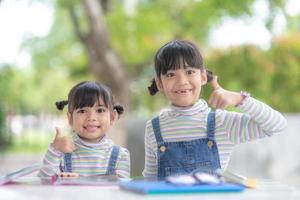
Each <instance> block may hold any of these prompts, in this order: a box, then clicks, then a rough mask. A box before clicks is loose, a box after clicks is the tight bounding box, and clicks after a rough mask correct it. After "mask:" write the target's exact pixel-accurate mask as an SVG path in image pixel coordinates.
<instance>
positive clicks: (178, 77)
mask: <svg viewBox="0 0 300 200" xmlns="http://www.w3.org/2000/svg"><path fill="white" fill-rule="evenodd" d="M204 84H206V74H205V72H201V71H200V69H197V68H192V67H189V66H188V67H184V68H183V67H181V68H179V69H176V70H169V71H167V73H166V74H164V75H163V74H162V75H161V76H160V79H156V85H157V86H158V89H159V90H160V91H163V92H164V94H165V95H166V97H167V98H168V99H169V101H171V102H172V104H173V105H175V106H180V107H187V106H192V105H193V104H194V103H195V102H196V101H198V99H199V96H200V92H201V87H202V85H204Z"/></svg>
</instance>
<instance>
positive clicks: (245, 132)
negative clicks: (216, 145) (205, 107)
mask: <svg viewBox="0 0 300 200" xmlns="http://www.w3.org/2000/svg"><path fill="white" fill-rule="evenodd" d="M238 108H239V109H240V110H241V111H242V112H243V113H237V112H228V111H223V110H217V117H218V118H220V119H221V120H220V121H221V126H220V128H221V129H225V130H226V132H227V133H228V137H229V139H230V140H231V142H232V143H234V144H239V143H243V142H247V141H252V140H255V139H258V138H263V137H266V136H272V135H276V134H278V133H280V132H281V131H283V130H284V129H285V127H286V124H287V122H286V119H285V118H284V117H283V116H282V115H281V114H280V113H279V112H278V111H276V110H274V109H272V108H271V107H270V106H268V105H266V104H264V103H262V102H260V101H258V100H256V99H254V98H251V97H247V98H246V99H245V100H244V102H243V104H242V105H240V106H238Z"/></svg>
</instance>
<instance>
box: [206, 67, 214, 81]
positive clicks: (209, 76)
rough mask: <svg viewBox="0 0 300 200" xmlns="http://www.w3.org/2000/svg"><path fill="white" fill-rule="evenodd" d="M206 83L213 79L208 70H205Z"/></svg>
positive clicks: (211, 73) (212, 74)
mask: <svg viewBox="0 0 300 200" xmlns="http://www.w3.org/2000/svg"><path fill="white" fill-rule="evenodd" d="M206 77H207V82H208V83H209V82H211V81H212V80H213V79H214V73H213V72H212V71H210V70H206Z"/></svg>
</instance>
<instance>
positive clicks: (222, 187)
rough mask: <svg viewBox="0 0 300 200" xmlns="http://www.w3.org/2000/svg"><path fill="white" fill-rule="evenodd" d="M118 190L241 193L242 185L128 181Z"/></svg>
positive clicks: (144, 192) (121, 184) (163, 192)
mask: <svg viewBox="0 0 300 200" xmlns="http://www.w3.org/2000/svg"><path fill="white" fill-rule="evenodd" d="M120 188H121V189H125V190H130V191H133V192H137V193H143V194H179V193H208V192H242V191H244V190H245V187H244V186H242V185H236V184H229V183H222V184H218V185H211V184H201V185H175V184H172V183H167V182H164V181H153V182H150V181H142V180H136V181H130V182H121V183H120Z"/></svg>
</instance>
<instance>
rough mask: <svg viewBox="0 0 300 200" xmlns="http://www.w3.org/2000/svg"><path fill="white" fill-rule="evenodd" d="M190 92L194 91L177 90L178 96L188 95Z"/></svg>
mask: <svg viewBox="0 0 300 200" xmlns="http://www.w3.org/2000/svg"><path fill="white" fill-rule="evenodd" d="M189 92H192V89H185V90H176V91H175V93H176V94H187V93H189Z"/></svg>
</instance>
